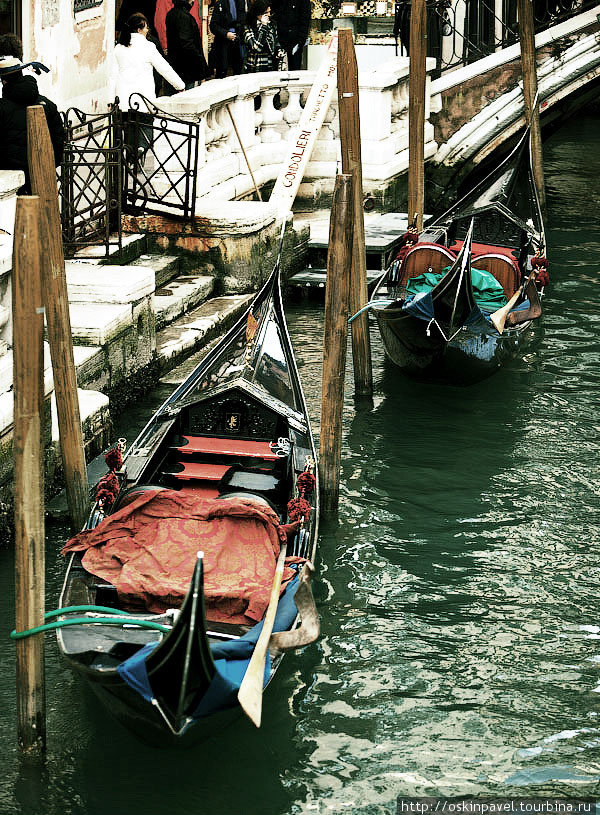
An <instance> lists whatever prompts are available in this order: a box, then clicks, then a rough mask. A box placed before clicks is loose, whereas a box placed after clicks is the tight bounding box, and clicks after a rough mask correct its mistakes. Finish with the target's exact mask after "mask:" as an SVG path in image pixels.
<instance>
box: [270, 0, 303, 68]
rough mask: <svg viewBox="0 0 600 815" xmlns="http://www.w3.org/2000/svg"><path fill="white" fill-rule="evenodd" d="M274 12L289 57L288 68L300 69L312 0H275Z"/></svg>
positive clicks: (282, 43) (279, 33)
mask: <svg viewBox="0 0 600 815" xmlns="http://www.w3.org/2000/svg"><path fill="white" fill-rule="evenodd" d="M273 14H274V15H275V24H276V26H277V36H278V38H279V43H280V45H281V47H282V48H283V49H284V50H285V52H286V54H287V58H288V70H290V71H299V70H300V68H301V67H302V52H303V50H304V44H305V42H306V40H307V39H308V32H309V29H310V0H279V1H278V2H277V1H276V0H275V2H274V3H273Z"/></svg>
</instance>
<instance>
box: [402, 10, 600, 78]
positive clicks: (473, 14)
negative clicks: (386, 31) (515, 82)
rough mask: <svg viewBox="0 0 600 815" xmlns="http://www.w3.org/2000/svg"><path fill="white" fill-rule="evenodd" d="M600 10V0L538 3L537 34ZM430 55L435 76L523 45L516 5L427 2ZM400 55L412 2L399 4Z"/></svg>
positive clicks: (406, 46)
mask: <svg viewBox="0 0 600 815" xmlns="http://www.w3.org/2000/svg"><path fill="white" fill-rule="evenodd" d="M596 5H597V0H533V13H534V21H535V30H536V33H539V32H541V31H545V30H546V29H548V28H551V27H552V26H555V25H558V24H559V23H561V22H563V21H564V20H567V19H569V18H571V17H573V16H575V15H577V14H580V13H581V12H583V11H586V10H588V9H591V8H593V7H594V6H596ZM426 7H427V43H428V55H429V56H430V57H433V58H434V59H435V60H436V67H435V71H434V74H433V75H434V76H436V77H437V76H441V74H443V73H445V72H446V71H450V70H454V69H456V68H457V67H460V66H465V65H469V64H471V63H473V62H476V61H477V60H479V59H482V58H483V57H486V56H488V55H489V54H493V53H494V52H496V51H499V50H502V49H503V48H507V47H508V46H510V45H513V44H514V43H516V42H517V41H518V38H519V26H518V15H517V0H427V3H426ZM395 31H396V34H397V37H398V41H399V45H400V52H401V53H403V54H408V50H409V39H410V37H409V32H410V0H397V2H396V4H395Z"/></svg>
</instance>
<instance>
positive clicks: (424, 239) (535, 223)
mask: <svg viewBox="0 0 600 815" xmlns="http://www.w3.org/2000/svg"><path fill="white" fill-rule="evenodd" d="M403 243H404V245H403V247H402V248H401V250H400V252H399V254H398V257H397V258H396V259H395V260H394V261H393V262H392V264H391V265H390V267H389V268H388V270H387V272H386V273H385V275H383V276H382V278H381V280H380V281H379V282H378V284H377V286H376V287H375V290H374V293H373V299H372V300H371V302H370V303H369V304H368V306H367V307H368V308H371V309H373V311H374V314H375V317H376V320H377V324H378V328H379V331H380V334H381V338H382V341H383V345H384V347H385V351H386V353H387V356H388V357H389V358H390V359H391V360H392V361H393V362H394V363H395V364H396V365H397V366H398V367H399V368H400V369H401V370H402V372H403V373H405V374H407V375H409V376H411V377H414V378H419V379H423V380H428V381H435V382H444V383H449V384H456V385H468V384H472V383H474V382H477V381H479V380H482V379H484V378H486V377H488V376H490V375H491V374H493V373H494V372H495V371H497V370H498V368H500V367H501V366H502V365H503V364H504V363H505V362H507V361H508V360H510V359H513V358H514V357H515V356H517V355H518V354H520V353H522V351H523V349H524V348H525V347H526V345H527V344H528V343H530V341H531V340H532V339H533V337H534V335H535V332H534V330H533V328H534V326H535V325H536V321H537V320H539V318H540V316H541V314H542V307H541V298H540V295H541V293H543V284H544V283H545V282H546V280H547V265H548V264H547V261H546V258H545V257H544V247H545V236H544V224H543V220H542V214H541V210H540V205H539V201H538V196H537V191H536V187H535V183H534V179H533V172H532V167H531V158H530V142H529V129H527V130H526V131H525V133H524V134H523V136H522V137H521V139H520V140H519V142H518V144H517V145H516V147H515V148H514V149H513V150H512V152H511V153H510V155H509V156H508V157H507V158H506V159H505V160H504V162H503V163H502V164H501V165H500V166H499V167H498V168H496V169H495V170H494V171H493V172H492V173H491V174H490V175H489V176H488V177H487V178H485V179H484V180H483V181H482V182H480V183H479V184H478V185H477V186H476V187H475V188H474V189H473V190H472V191H471V192H470V193H468V194H467V195H466V196H465V197H464V198H462V199H461V200H460V201H458V202H457V203H456V204H454V206H452V207H451V208H450V209H449V210H448V211H447V212H445V213H444V214H443V215H442V216H440V217H439V218H437V219H436V220H435V221H434V222H433V223H431V224H428V225H427V227H426V229H425V231H424V232H422V233H421V234H420V235H417V233H416V230H413V231H411V230H409V232H407V233H406V235H405V236H404V238H403Z"/></svg>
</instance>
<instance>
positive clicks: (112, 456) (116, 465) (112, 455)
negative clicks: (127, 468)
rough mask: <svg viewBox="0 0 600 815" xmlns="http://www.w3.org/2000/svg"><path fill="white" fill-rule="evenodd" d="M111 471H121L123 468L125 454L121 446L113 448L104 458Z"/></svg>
mask: <svg viewBox="0 0 600 815" xmlns="http://www.w3.org/2000/svg"><path fill="white" fill-rule="evenodd" d="M104 461H106V466H107V467H108V469H109V470H120V469H121V467H122V466H123V454H122V453H121V448H120V447H119V445H117V446H116V447H112V448H111V449H110V450H109V451H108V452H107V453H106V454H105V456H104Z"/></svg>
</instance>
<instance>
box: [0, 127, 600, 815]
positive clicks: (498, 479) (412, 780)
mask: <svg viewBox="0 0 600 815" xmlns="http://www.w3.org/2000/svg"><path fill="white" fill-rule="evenodd" d="M599 123H600V119H599V118H594V117H589V118H583V119H579V120H577V121H572V122H570V123H567V124H566V125H565V126H564V127H563V129H562V130H561V131H560V132H558V133H556V134H555V135H554V136H552V138H551V139H549V140H548V142H547V143H546V144H545V166H546V178H547V187H548V202H549V211H550V216H549V235H548V238H549V249H548V255H549V256H550V258H551V274H552V280H551V287H550V289H549V291H548V295H547V297H546V300H545V318H544V325H545V336H544V337H543V339H542V341H541V344H540V345H539V346H538V347H537V348H536V349H535V351H534V352H533V353H531V354H530V355H529V356H527V357H526V358H525V359H522V360H520V361H518V362H517V363H515V364H514V365H512V366H511V367H510V368H509V369H506V370H504V371H502V372H500V373H499V374H497V375H496V376H495V377H493V378H492V379H490V380H488V381H487V382H484V383H482V384H480V385H478V386H474V387H472V388H469V389H453V388H445V389H441V388H436V387H431V386H423V385H415V384H412V383H410V382H406V381H404V380H402V379H401V378H400V376H398V375H397V374H396V373H395V372H394V370H393V369H392V368H391V367H389V366H388V365H387V364H386V363H385V362H384V359H383V357H382V353H381V351H380V350H378V348H377V344H376V342H375V340H376V338H375V336H374V335H373V340H374V377H375V388H376V393H375V399H374V406H373V407H371V408H369V407H361V406H358V405H355V404H354V401H353V399H352V377H351V374H350V373H349V375H348V382H347V394H348V395H347V399H346V405H345V414H344V416H345V434H344V449H343V467H342V487H341V504H340V516H339V522H338V523H336V524H330V525H328V526H327V527H325V526H324V528H323V534H322V536H321V544H320V562H319V581H318V584H317V586H316V596H317V601H318V604H319V607H320V612H321V616H322V631H323V634H322V638H321V640H320V641H319V642H318V643H317V644H315V645H313V646H311V647H309V648H307V649H306V650H305V651H304V653H302V654H298V655H291V656H289V657H288V658H286V660H284V664H283V666H282V668H281V670H280V672H279V673H278V675H277V678H276V680H275V682H274V683H273V684H272V685H271V686H270V688H269V691H268V695H267V698H266V700H265V710H264V717H263V726H262V728H261V729H260V730H258V731H257V730H255V729H254V728H253V727H252V726H251V725H250V724H249V723H247V722H246V721H242V720H240V721H239V722H237V723H236V724H235V725H233V726H232V727H230V728H229V729H228V730H226V731H225V732H223V733H222V734H220V735H219V736H218V737H215V738H213V739H212V740H211V741H210V742H208V743H207V744H205V745H204V746H200V747H198V748H196V749H193V750H191V751H188V752H161V751H157V750H153V749H149V748H146V747H144V746H141V745H139V744H138V743H137V742H136V741H135V740H134V739H133V738H132V737H130V736H129V735H128V733H126V732H125V731H123V730H122V729H121V728H120V727H119V726H113V723H112V721H111V719H110V717H109V716H108V715H107V714H106V713H104V712H103V711H101V710H99V709H98V708H97V707H96V704H95V702H94V699H93V698H92V697H91V696H90V695H88V693H87V692H86V689H85V688H84V687H82V685H81V684H80V683H79V681H78V680H76V679H75V678H74V677H73V676H72V675H71V673H70V672H69V671H68V670H67V669H66V668H65V666H64V665H63V664H62V663H61V661H60V660H59V658H58V655H57V650H56V646H55V642H54V639H53V637H52V636H48V638H47V718H48V752H47V758H46V761H45V763H43V764H42V765H41V766H40V765H36V764H34V763H33V764H32V763H28V762H26V761H22V760H20V759H19V757H18V755H17V751H16V747H15V745H16V735H15V704H14V681H15V679H14V646H13V644H12V642H11V641H9V640H8V636H7V635H8V632H9V630H10V629H11V628H12V627H13V622H14V591H13V576H12V569H13V558H12V554H11V550H10V547H6V548H3V549H2V550H0V609H1V619H2V620H3V621H4V629H5V636H4V637H2V639H0V653H1V658H2V666H3V670H2V675H1V677H0V703H1V707H0V737H1V744H2V749H1V751H0V815H13V813H23V815H63V813H65V814H66V815H129V813H132V812H133V813H142V812H143V813H147V814H148V815H188V813H189V814H190V815H192V813H193V814H194V815H304V814H305V813H306V815H308V814H309V813H333V815H338V813H352V815H354V814H355V813H356V814H357V815H367V813H369V815H375V814H376V813H377V815H379V813H394V812H395V802H396V798H397V796H400V795H402V796H424V795H434V796H438V795H440V796H456V795H472V796H484V795H486V796H507V797H513V798H525V797H534V796H546V795H549V796H559V797H574V796H583V795H587V796H595V795H596V793H597V791H599V790H600V715H599V712H600V693H599V691H600V609H599V608H598V595H599V594H600V568H599V563H600V535H599V526H598V522H599V520H600V511H599V492H600V478H599V475H600V468H599V462H598V440H599V434H600V416H599V408H600V367H599V357H600V307H599V301H600V231H599V225H600V224H599V215H600V149H599V148H600V138H599V136H598V132H599V130H598V127H599ZM289 323H290V331H291V334H292V339H293V340H294V343H295V346H296V349H297V354H298V361H299V365H300V370H301V374H302V376H303V380H304V383H305V388H306V392H307V398H308V401H309V405H310V409H311V413H312V415H313V418H314V422H315V428H316V430H317V431H318V420H319V387H320V376H321V373H320V356H321V337H322V307H320V306H319V305H317V304H308V305H306V304H305V305H302V306H297V305H294V306H291V307H290V308H289ZM156 398H157V399H158V395H157V396H156ZM151 403H152V400H151V399H149V400H148V403H147V404H146V405H144V406H140V407H139V408H138V409H137V411H136V413H130V414H129V415H128V417H127V422H129V423H130V426H131V427H130V429H129V430H128V431H127V434H128V435H129V436H130V438H132V437H133V436H134V434H135V430H136V429H137V428H139V426H140V425H141V423H142V421H143V418H144V415H143V414H144V413H148V411H149V410H150V409H151V406H152V404H151ZM134 425H136V426H137V427H133V426H134ZM65 534H66V531H65V530H64V529H62V528H60V527H58V526H50V527H49V528H48V546H47V591H48V607H50V608H53V607H55V605H56V603H57V596H58V592H59V588H60V584H61V578H62V569H63V564H62V558H61V557H60V555H59V553H58V552H59V548H60V546H61V543H62V541H63V537H64V535H65Z"/></svg>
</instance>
